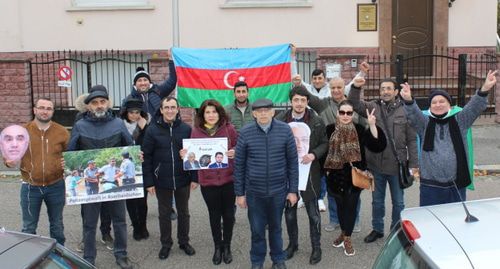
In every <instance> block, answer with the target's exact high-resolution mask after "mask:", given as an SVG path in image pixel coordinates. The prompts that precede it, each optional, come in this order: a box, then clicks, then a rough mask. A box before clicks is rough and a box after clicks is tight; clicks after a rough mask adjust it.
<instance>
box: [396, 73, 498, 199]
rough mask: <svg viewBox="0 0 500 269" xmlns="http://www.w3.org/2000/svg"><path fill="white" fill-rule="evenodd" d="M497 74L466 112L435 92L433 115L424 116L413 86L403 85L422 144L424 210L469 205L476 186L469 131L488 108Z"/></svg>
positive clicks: (431, 100) (441, 92) (410, 117)
mask: <svg viewBox="0 0 500 269" xmlns="http://www.w3.org/2000/svg"><path fill="white" fill-rule="evenodd" d="M496 74H497V71H491V70H490V71H489V72H488V75H487V77H486V80H485V81H484V84H483V86H482V87H481V89H479V90H477V92H476V94H475V95H474V96H473V97H472V98H471V99H470V101H469V102H468V103H467V104H466V105H465V106H464V108H463V109H462V110H459V109H456V108H455V107H453V108H452V106H451V103H452V102H451V97H450V95H449V94H448V93H447V92H446V91H444V90H440V89H437V90H432V91H431V94H430V96H429V103H430V109H429V110H430V111H429V112H428V113H427V115H426V114H424V113H422V112H421V111H420V109H419V108H418V106H417V104H416V102H415V100H414V99H413V98H412V95H411V90H410V86H409V85H408V84H407V83H405V84H403V85H401V86H402V87H403V88H402V90H401V96H402V97H403V99H404V103H405V106H404V110H405V112H406V114H407V115H408V120H409V122H410V124H411V125H412V126H413V127H414V128H415V130H416V131H417V133H418V136H419V137H420V141H422V143H421V144H422V150H421V158H420V160H421V163H420V165H421V169H420V171H421V173H420V206H427V205H436V204H444V203H453V202H461V201H465V198H466V197H465V194H466V193H465V190H466V189H465V188H466V187H467V186H469V185H470V184H471V182H472V180H471V172H472V171H470V169H469V165H468V163H467V157H468V155H469V152H468V151H467V147H466V145H467V129H469V128H470V127H471V126H472V124H473V123H474V121H475V120H476V119H477V118H478V117H479V116H480V115H481V112H482V111H484V110H485V109H486V107H487V105H488V98H487V97H488V93H489V91H490V90H491V89H492V88H493V86H495V85H496V82H497V79H496Z"/></svg>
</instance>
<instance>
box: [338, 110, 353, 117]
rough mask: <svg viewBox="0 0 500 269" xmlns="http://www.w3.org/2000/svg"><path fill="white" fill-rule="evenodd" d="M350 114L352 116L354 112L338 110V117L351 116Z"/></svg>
mask: <svg viewBox="0 0 500 269" xmlns="http://www.w3.org/2000/svg"><path fill="white" fill-rule="evenodd" d="M352 114H354V112H353V111H344V110H339V115H340V116H345V115H347V116H352Z"/></svg>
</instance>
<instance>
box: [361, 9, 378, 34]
mask: <svg viewBox="0 0 500 269" xmlns="http://www.w3.org/2000/svg"><path fill="white" fill-rule="evenodd" d="M357 10H358V12H357V15H358V16H357V24H358V32H367V31H377V4H358V8H357Z"/></svg>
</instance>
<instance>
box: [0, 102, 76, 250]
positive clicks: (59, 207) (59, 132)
mask: <svg viewBox="0 0 500 269" xmlns="http://www.w3.org/2000/svg"><path fill="white" fill-rule="evenodd" d="M33 113H34V114H35V119H34V120H32V121H31V122H28V123H27V124H26V125H25V126H24V127H25V128H26V129H27V130H28V134H29V136H30V138H31V142H30V145H29V148H28V150H27V152H26V154H24V156H23V158H22V159H21V166H20V170H21V175H22V180H23V183H22V185H21V195H20V197H21V210H22V221H23V228H22V231H23V232H25V233H30V234H36V228H37V226H38V218H39V216H40V209H41V206H42V202H45V205H46V207H47V215H48V217H49V223H50V237H52V238H54V239H56V240H57V242H58V243H59V244H61V245H64V242H65V237H64V226H63V208H64V195H65V186H64V177H63V169H62V167H61V165H60V163H61V158H62V152H63V151H64V150H65V149H66V145H67V144H68V138H69V134H68V131H66V129H65V128H64V127H63V126H61V125H60V124H57V123H55V122H53V121H51V119H52V116H53V115H54V103H53V102H52V101H51V100H50V99H49V98H45V97H42V98H40V99H38V100H37V101H36V103H35V107H34V108H33ZM4 162H5V164H6V166H7V167H13V166H15V165H16V163H15V162H13V161H10V160H5V159H4Z"/></svg>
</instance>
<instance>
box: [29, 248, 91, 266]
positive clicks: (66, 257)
mask: <svg viewBox="0 0 500 269" xmlns="http://www.w3.org/2000/svg"><path fill="white" fill-rule="evenodd" d="M73 268H75V269H77V268H94V267H92V266H91V265H90V264H88V263H87V262H85V260H82V258H80V257H79V256H78V255H76V254H74V253H73V252H71V251H69V250H67V249H66V248H64V247H62V246H61V245H59V244H57V246H56V247H55V248H54V249H52V251H51V252H49V255H47V256H46V257H45V258H44V259H43V260H42V261H41V262H40V263H39V264H37V265H36V266H34V267H32V269H73Z"/></svg>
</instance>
